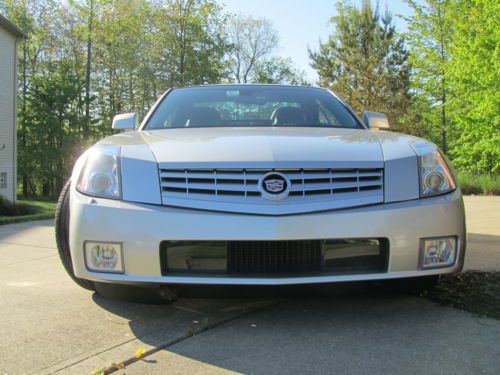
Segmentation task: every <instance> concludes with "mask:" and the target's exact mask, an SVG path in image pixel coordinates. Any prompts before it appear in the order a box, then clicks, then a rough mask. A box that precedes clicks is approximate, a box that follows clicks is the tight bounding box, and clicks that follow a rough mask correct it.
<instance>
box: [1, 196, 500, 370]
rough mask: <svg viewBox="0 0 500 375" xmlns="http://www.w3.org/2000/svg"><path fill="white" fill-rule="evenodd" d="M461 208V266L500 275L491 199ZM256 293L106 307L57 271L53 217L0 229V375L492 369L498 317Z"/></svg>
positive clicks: (354, 291)
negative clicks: (465, 240)
mask: <svg viewBox="0 0 500 375" xmlns="http://www.w3.org/2000/svg"><path fill="white" fill-rule="evenodd" d="M466 207H467V214H468V231H469V244H468V253H467V257H466V267H467V268H474V269H500V225H499V224H500V197H467V198H466ZM207 292H210V291H207ZM254 292H255V290H250V292H249V291H248V289H247V290H237V291H236V292H235V291H234V290H228V291H227V295H226V294H225V293H226V291H223V292H222V293H219V297H212V298H184V299H181V300H179V301H178V302H177V303H175V304H173V305H165V306H146V305H137V304H130V303H125V302H116V301H109V300H105V299H103V298H101V297H99V296H98V295H95V294H93V293H91V292H88V291H85V290H83V289H81V288H79V287H77V286H76V285H74V284H73V282H72V281H71V280H70V279H69V278H68V276H67V275H66V274H65V273H64V270H63V267H62V266H61V264H60V262H59V259H58V257H57V254H56V250H55V243H54V238H53V227H52V223H51V222H50V221H41V222H34V223H25V224H13V225H7V226H0V316H1V319H0V374H26V373H37V374H49V373H57V372H58V373H63V374H68V373H75V374H91V373H92V372H93V371H94V370H95V369H99V368H103V367H108V366H110V365H112V364H113V363H116V364H119V363H122V362H124V361H127V360H130V362H131V363H128V362H127V366H126V368H124V369H120V370H119V371H118V373H120V374H165V373H179V374H183V373H214V374H219V373H226V372H241V373H265V374H271V373H315V374H316V373H335V372H337V373H353V374H354V373H355V374H359V373H370V374H373V373H375V374H377V373H419V374H420V373H422V374H424V373H425V374H438V373H439V374H440V373H443V374H444V373H455V374H471V373H485V374H490V373H491V374H498V373H500V345H499V344H498V343H499V342H500V321H497V320H492V319H487V318H481V317H478V316H476V315H473V314H469V313H467V312H463V311H458V310H455V309H452V308H448V307H443V306H439V305H436V304H434V303H431V302H429V301H427V300H425V299H421V298H417V297H413V296H409V295H406V294H403V293H395V292H391V293H388V292H387V291H384V290H381V289H380V288H369V289H367V288H362V287H345V286H340V287H339V286H316V287H310V288H295V289H292V290H286V294H287V297H285V298H278V297H281V296H282V295H283V293H284V292H283V291H282V290H280V291H279V292H276V291H271V292H268V293H267V294H266V295H267V296H266V297H262V293H257V295H259V297H252V296H255V294H256V293H254ZM235 293H237V294H236V296H237V297H235ZM198 294H199V293H198ZM213 294H214V293H212V295H213ZM221 295H222V296H226V298H221ZM227 296H228V297H227ZM138 348H142V349H143V350H144V351H145V353H146V354H145V356H144V357H143V359H141V360H139V361H133V360H132V359H133V358H134V353H135V352H136V350H137V349H138Z"/></svg>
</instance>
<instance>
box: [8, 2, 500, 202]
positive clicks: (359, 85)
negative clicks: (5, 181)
mask: <svg viewBox="0 0 500 375" xmlns="http://www.w3.org/2000/svg"><path fill="white" fill-rule="evenodd" d="M407 2H408V3H409V5H410V7H411V8H412V9H413V12H414V14H413V15H412V16H411V17H409V18H408V19H407V22H408V32H407V33H406V34H405V35H400V34H398V33H397V32H396V30H395V27H394V24H393V22H392V16H391V13H390V12H389V11H388V10H386V11H385V12H383V13H380V12H379V8H378V5H377V6H372V4H371V2H370V1H369V0H363V1H362V3H361V6H359V7H357V6H355V5H352V4H351V3H350V2H348V0H343V1H341V2H339V3H337V15H336V16H335V17H333V18H332V20H331V21H332V25H333V26H334V28H335V29H334V31H333V33H332V35H331V36H330V38H329V39H328V40H327V41H325V42H323V43H320V45H319V49H318V50H317V51H312V50H311V51H309V54H310V58H311V63H312V66H313V67H314V68H315V69H316V70H317V72H318V76H319V82H318V83H319V84H320V85H321V86H325V87H328V88H331V89H333V90H334V91H336V92H338V93H339V94H340V95H341V96H343V97H345V99H346V100H347V102H348V103H349V104H350V105H352V106H353V108H354V109H355V111H357V112H358V113H361V111H362V110H372V111H380V112H385V113H387V115H388V117H389V120H390V123H391V126H392V127H393V129H395V130H396V131H402V132H405V133H410V134H414V135H417V136H422V137H425V138H429V139H431V140H433V141H434V142H436V143H438V144H440V145H441V147H442V148H443V150H445V151H446V153H447V155H448V156H449V157H450V158H451V160H452V162H453V163H454V164H455V166H457V167H458V168H459V170H460V171H463V172H467V173H469V174H474V175H482V174H494V176H493V177H492V179H493V181H497V178H498V173H499V172H500V129H499V127H500V125H499V123H500V87H499V85H500V77H499V72H500V69H499V61H500V59H499V56H498V51H499V40H500V28H498V25H499V24H500V19H499V18H500V3H499V2H498V1H496V0H422V1H420V0H419V1H416V0H407ZM0 12H2V14H5V15H6V16H7V17H8V18H9V19H11V20H12V21H13V22H14V23H16V24H17V25H18V26H19V27H20V28H21V29H22V30H23V31H24V32H25V33H26V34H27V38H26V39H24V40H23V41H21V42H20V45H19V112H18V176H19V185H20V188H19V190H20V192H21V194H22V195H23V196H26V197H29V196H32V197H33V196H46V197H50V198H52V199H55V198H56V197H57V195H58V193H59V190H60V189H61V187H62V186H63V184H64V182H65V180H66V179H67V178H68V176H69V174H70V171H71V167H72V165H73V163H74V161H75V159H76V158H77V157H78V156H79V155H80V154H81V153H82V152H83V151H84V150H85V149H86V148H87V147H89V146H90V145H91V144H92V143H94V142H95V141H97V140H99V139H101V138H102V137H104V136H107V135H109V134H111V133H112V131H111V129H110V123H111V119H112V118H113V116H114V115H115V114H117V113H120V112H132V111H137V112H139V114H140V115H144V114H145V113H146V111H147V110H148V108H149V107H150V106H151V104H152V103H153V102H154V101H155V100H156V99H157V97H158V96H159V95H161V94H162V93H163V92H164V91H165V90H166V89H167V88H168V87H173V86H186V85H197V84H205V83H220V82H230V83H232V82H240V83H246V82H263V83H289V84H308V83H307V82H306V81H305V79H304V73H303V72H301V71H299V70H298V69H296V68H295V67H294V65H293V62H292V61H291V59H287V58H282V57H278V56H277V54H276V51H277V49H278V44H279V36H278V33H277V31H276V30H275V28H274V27H273V24H272V22H271V21H269V20H266V19H262V18H255V17H245V16H242V15H238V16H234V15H230V14H228V13H226V12H225V10H224V8H223V7H222V6H221V5H220V2H219V1H218V0H0ZM481 178H482V177H481ZM483 191H486V190H485V189H483Z"/></svg>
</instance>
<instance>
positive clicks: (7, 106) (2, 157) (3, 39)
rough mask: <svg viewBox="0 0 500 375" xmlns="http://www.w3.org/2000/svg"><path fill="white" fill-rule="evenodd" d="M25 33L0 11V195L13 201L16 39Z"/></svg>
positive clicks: (14, 186) (14, 190)
mask: <svg viewBox="0 0 500 375" xmlns="http://www.w3.org/2000/svg"><path fill="white" fill-rule="evenodd" d="M23 36H24V34H23V33H22V31H21V30H19V29H18V28H17V27H16V26H15V25H14V24H13V23H12V22H10V21H9V20H8V19H6V18H5V17H3V16H2V15H1V14H0V195H1V196H2V197H4V198H7V199H8V200H10V201H12V202H15V200H16V177H17V176H16V109H17V98H16V97H17V41H18V39H19V38H21V37H23Z"/></svg>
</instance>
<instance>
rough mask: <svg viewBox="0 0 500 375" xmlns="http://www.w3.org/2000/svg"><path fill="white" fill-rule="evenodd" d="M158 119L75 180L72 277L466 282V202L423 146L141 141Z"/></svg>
mask: <svg viewBox="0 0 500 375" xmlns="http://www.w3.org/2000/svg"><path fill="white" fill-rule="evenodd" d="M223 88H224V90H226V91H225V95H226V96H227V97H229V98H231V100H232V101H234V98H235V97H236V95H237V94H236V92H235V89H234V87H231V86H229V88H228V87H223ZM239 89H241V91H242V92H243V91H244V90H245V89H246V88H240V87H239ZM310 90H312V89H310ZM314 90H318V89H314ZM174 91H175V90H174ZM328 95H331V94H328ZM167 97H168V96H167ZM290 100H291V99H290ZM336 100H338V99H336ZM260 101H262V99H260V97H259V98H257V99H255V103H257V104H259V105H260V104H261V103H260ZM160 102H161V100H160ZM247 102H248V99H245V101H242V103H244V104H245V105H246V104H247ZM255 103H254V102H252V105H255ZM309 104H310V103H309V102H307V105H309ZM158 105H159V104H157V106H158ZM280 105H283V104H280ZM289 107H291V106H290V105H289ZM215 108H219V107H215ZM287 108H288V107H287ZM203 110H204V111H205V112H206V113H204V116H205V117H204V118H206V116H207V114H208V116H209V115H210V114H209V113H208V112H207V111H206V110H205V107H204V109H203ZM308 110H309V109H308ZM346 110H347V108H346ZM294 111H295V110H288V113H285V115H286V116H288V117H290V114H294V113H295V112H297V111H295V112H294ZM283 112H286V111H283ZM306 112H307V111H306ZM155 113H156V115H161V111H160V112H159V114H158V109H157V108H153V109H152V111H151V112H150V114H149V115H148V116H147V117H146V119H145V120H144V123H143V125H142V127H141V129H140V130H139V131H133V132H125V133H121V134H118V135H115V136H113V137H109V138H107V139H105V140H103V141H101V142H100V143H99V144H97V145H96V146H94V147H93V148H91V149H90V150H89V151H87V152H86V153H85V154H84V155H83V156H82V157H81V158H80V159H79V161H78V162H77V164H76V166H75V169H74V171H73V175H72V177H71V187H70V192H71V196H70V204H69V210H70V212H71V220H70V225H69V245H70V248H71V260H72V265H73V270H74V274H75V276H76V277H78V278H81V279H85V280H91V281H97V282H108V283H117V284H136V285H144V284H147V285H162V284H227V285H285V284H308V283H326V282H337V281H359V280H381V279H394V278H407V277H419V276H432V275H438V274H442V273H452V272H458V271H460V270H461V269H462V267H463V261H464V256H465V242H466V232H465V217H464V206H463V201H462V195H461V192H460V189H459V187H458V186H457V185H456V182H455V179H454V176H453V173H452V171H451V170H450V167H449V166H448V162H447V161H446V159H445V158H444V156H443V155H442V153H441V151H440V150H439V149H438V148H437V147H436V146H434V145H433V144H432V143H430V142H427V141H424V140H422V139H419V138H415V137H411V136H406V135H401V134H396V133H390V132H380V131H378V132H377V131H371V130H369V129H366V128H364V127H361V126H360V127H359V128H356V127H354V126H353V127H352V128H342V127H325V126H317V127H307V126H297V125H296V124H292V125H293V126H282V127H280V126H266V127H264V126H255V125H254V124H252V126H228V127H217V126H191V127H190V126H187V125H186V126H185V127H186V128H167V129H162V128H156V129H155V128H148V126H147V124H148V123H150V122H151V121H153V122H154V116H155ZM307 113H309V112H307ZM278 115H280V114H279V113H278ZM194 117H195V116H194V115H193V118H194ZM182 121H183V122H182V123H183V124H184V123H185V124H188V125H189V124H190V122H189V121H190V120H187V121H184V120H182ZM325 121H326V120H325ZM191 124H194V120H193V122H192V123H191Z"/></svg>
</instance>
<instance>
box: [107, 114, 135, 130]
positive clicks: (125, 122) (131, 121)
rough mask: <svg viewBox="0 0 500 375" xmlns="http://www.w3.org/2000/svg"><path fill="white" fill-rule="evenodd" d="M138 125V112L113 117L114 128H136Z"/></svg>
mask: <svg viewBox="0 0 500 375" xmlns="http://www.w3.org/2000/svg"><path fill="white" fill-rule="evenodd" d="M136 125H137V112H132V113H122V114H121V115H116V116H115V117H114V118H113V125H112V126H111V128H112V129H135V127H136Z"/></svg>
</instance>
